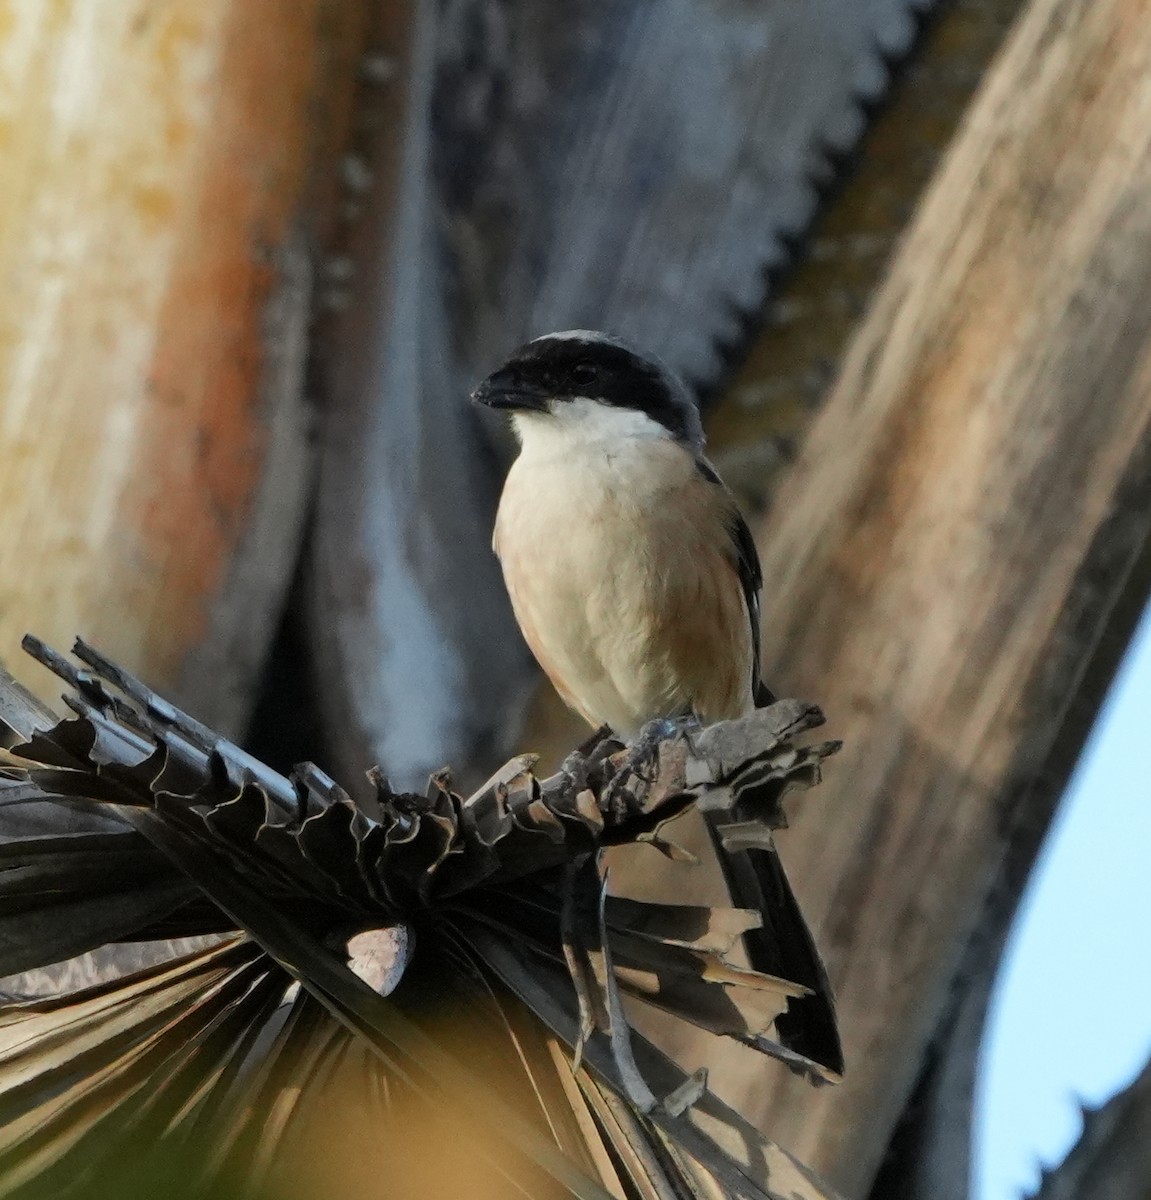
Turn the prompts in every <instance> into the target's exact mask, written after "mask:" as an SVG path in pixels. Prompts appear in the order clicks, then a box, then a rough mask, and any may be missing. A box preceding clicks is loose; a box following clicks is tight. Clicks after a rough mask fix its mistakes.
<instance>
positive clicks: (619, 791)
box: [604, 715, 699, 811]
mask: <svg viewBox="0 0 1151 1200" xmlns="http://www.w3.org/2000/svg"><path fill="white" fill-rule="evenodd" d="M698 727H699V719H698V718H697V717H695V716H692V715H689V716H686V717H657V718H656V719H655V720H654V721H648V722H647V724H645V725H644V726H643V727H642V728H641V729H640V731H639V733H637V734H636V736H635V737H634V738H632V740H631V741H630V742H629V743H628V745H627V753H626V754H625V755H624V756H623V761H622V762H620V764H619V769H618V770H617V771H616V773H615V774H614V775H613V776H612V777H611V779H610V780H609V782H608V785H607V787H606V788H605V789H604V801H605V807H607V809H608V810H609V811H616V810H617V809H621V808H624V807H626V806H627V805H626V800H625V797H624V795H623V793H624V792H625V791H627V790H628V789H627V787H626V782H627V781H628V780H630V779H634V778H637V777H638V778H639V779H641V780H643V782H644V783H646V784H649V785H650V784H652V783H654V782H655V777H656V769H657V767H658V766H659V748H660V746H661V745H662V744H663V743H664V742H666V741H669V740H670V739H671V738H674V737H676V736H677V735H678V734H680V733H682V732H684V731H685V730H687V729H696V728H698Z"/></svg>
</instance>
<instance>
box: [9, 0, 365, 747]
mask: <svg viewBox="0 0 1151 1200" xmlns="http://www.w3.org/2000/svg"><path fill="white" fill-rule="evenodd" d="M362 7H363V6H362V5H359V4H356V3H353V4H335V3H330V2H329V0H308V2H307V3H303V4H299V3H286V2H285V0H250V2H248V0H246V2H245V3H244V4H241V5H235V4H231V3H228V2H227V0H175V2H173V3H167V4H158V3H155V2H153V0H118V2H117V3H114V4H102V3H99V2H98V0H90V2H88V3H83V4H76V5H49V4H37V3H32V4H17V5H10V6H6V8H5V15H4V18H3V20H2V21H0V176H2V178H3V180H4V184H3V187H2V188H0V275H2V277H3V278H4V281H5V286H4V290H3V293H2V294H0V439H2V444H3V456H4V467H3V470H2V471H0V511H2V512H3V537H2V539H0V656H2V657H3V658H4V660H5V661H8V662H10V663H12V665H13V668H14V669H15V670H17V671H19V672H21V673H24V672H25V667H24V664H23V662H21V661H20V659H21V658H22V656H20V655H19V654H18V653H17V651H18V646H19V640H20V635H21V634H22V633H24V632H25V631H26V630H28V629H30V628H34V629H36V630H37V631H38V632H40V633H42V634H44V635H46V636H48V637H52V638H58V639H67V638H70V637H71V636H72V635H73V633H74V632H75V631H77V630H83V631H84V632H86V633H87V634H89V635H90V636H92V637H94V638H96V639H98V640H99V641H100V642H101V644H103V645H105V646H107V647H108V648H109V649H110V650H111V651H113V652H114V653H115V654H116V655H118V656H119V657H120V658H122V659H123V660H124V661H125V662H127V663H129V664H130V665H131V666H132V667H133V668H134V669H136V670H139V671H141V672H142V673H144V674H146V675H147V676H148V677H149V678H150V679H152V680H154V681H155V682H156V683H158V684H160V685H162V686H164V687H167V688H171V689H174V691H175V692H176V694H178V695H179V696H180V698H181V700H182V701H183V702H185V703H187V704H188V705H189V706H190V707H194V708H195V709H196V710H197V711H198V712H199V713H201V715H203V716H205V717H207V718H208V719H210V720H212V721H214V722H216V723H217V724H219V725H222V726H223V727H224V728H227V729H229V730H233V731H235V730H237V729H238V728H240V727H242V722H243V720H244V719H245V716H246V707H247V703H248V701H249V699H250V691H251V688H252V686H253V684H254V681H255V676H256V674H257V672H258V670H259V668H260V666H261V663H262V660H263V655H264V650H265V647H266V646H267V643H268V639H269V637H270V635H271V633H272V631H273V628H274V626H275V622H276V620H277V615H278V612H279V608H280V605H281V603H282V598H283V592H284V589H285V585H286V583H287V580H288V577H289V574H290V571H291V566H292V563H293V560H294V557H295V555H296V552H297V545H298V536H299V531H300V527H301V521H302V516H303V512H304V501H305V497H306V492H307V485H308V482H309V453H308V448H307V428H306V426H307V421H308V416H307V411H306V409H305V405H304V398H303V386H302V370H303V363H304V358H305V352H306V337H305V331H306V325H307V321H308V316H309V310H310V279H309V262H308V255H307V254H306V253H305V251H304V245H305V244H306V241H307V239H309V238H318V237H320V236H322V233H323V221H322V220H321V219H320V218H319V217H318V215H316V214H318V213H319V211H321V210H322V209H323V208H324V200H325V197H326V194H327V192H328V190H329V189H327V188H326V187H325V186H324V182H323V177H324V175H325V168H324V164H325V163H327V167H328V169H327V171H326V173H327V174H328V175H329V176H331V175H334V171H332V170H331V165H332V164H331V158H332V156H333V154H334V153H335V151H336V148H337V147H338V145H339V143H340V140H341V137H342V132H341V131H342V128H343V126H344V125H345V124H346V121H347V116H348V108H349V101H350V97H351V91H352V84H353V80H354V76H355V62H356V58H357V55H358V46H359V38H360V32H361V25H362V14H361V11H360V10H361V8H362ZM305 210H307V211H308V212H309V213H311V214H313V215H311V216H308V217H305ZM28 678H29V679H30V680H31V681H32V682H33V684H34V685H35V686H42V685H43V682H44V681H43V679H42V678H41V679H38V678H35V677H34V676H31V675H29V676H28Z"/></svg>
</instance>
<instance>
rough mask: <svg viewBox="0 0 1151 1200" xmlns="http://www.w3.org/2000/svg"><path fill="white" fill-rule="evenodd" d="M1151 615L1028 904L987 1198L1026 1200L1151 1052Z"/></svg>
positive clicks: (983, 1184)
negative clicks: (1144, 766) (1088, 1114)
mask: <svg viewBox="0 0 1151 1200" xmlns="http://www.w3.org/2000/svg"><path fill="white" fill-rule="evenodd" d="M1149 738H1151V610H1149V612H1148V613H1147V614H1144V617H1143V621H1142V624H1141V626H1140V629H1139V631H1138V633H1137V634H1136V637H1135V639H1134V641H1133V642H1132V645H1131V647H1130V649H1129V651H1128V654H1127V657H1126V660H1125V661H1124V664H1123V667H1122V669H1121V670H1120V672H1119V674H1118V676H1117V677H1116V680H1115V683H1114V684H1113V686H1112V688H1111V693H1110V695H1109V696H1108V699H1107V703H1106V705H1105V706H1104V709H1103V711H1102V713H1101V715H1100V718H1099V721H1098V722H1097V724H1096V727H1095V729H1094V731H1093V733H1092V735H1091V738H1090V740H1089V742H1088V744H1087V747H1086V749H1085V752H1084V754H1083V757H1082V759H1081V761H1080V763H1079V765H1078V768H1077V770H1076V772H1075V775H1074V777H1073V779H1072V781H1071V785H1070V788H1069V790H1068V793H1067V795H1066V796H1065V798H1064V801H1063V804H1062V807H1061V810H1060V813H1059V815H1058V817H1057V818H1056V822H1055V825H1054V826H1053V828H1052V831H1051V834H1050V835H1049V837H1048V840H1047V844H1046V846H1045V847H1044V850H1043V854H1042V856H1041V858H1040V861H1039V863H1038V864H1037V867H1036V871H1035V873H1034V874H1033V876H1032V879H1031V882H1030V886H1029V889H1028V892H1027V894H1026V896H1025V897H1024V902H1023V906H1022V908H1021V910H1020V913H1019V918H1018V920H1017V921H1016V926H1015V929H1014V931H1013V934H1012V938H1011V943H1010V945H1009V947H1008V951H1007V958H1006V959H1005V966H1004V970H1003V972H1002V974H1001V976H1000V979H999V983H998V986H997V988H996V994H995V996H994V997H993V1000H992V1008H991V1013H990V1017H989V1024H988V1033H987V1039H986V1042H985V1044H984V1051H983V1054H984V1058H983V1066H982V1071H981V1079H980V1084H979V1091H978V1093H977V1097H976V1167H975V1184H976V1186H975V1193H974V1194H975V1197H976V1200H1017V1198H1018V1197H1019V1196H1020V1195H1029V1194H1030V1193H1031V1192H1032V1191H1033V1190H1034V1188H1035V1187H1036V1186H1037V1185H1038V1182H1039V1167H1040V1165H1041V1164H1043V1165H1052V1164H1054V1163H1057V1162H1059V1161H1061V1160H1062V1158H1063V1156H1064V1155H1065V1153H1066V1152H1067V1150H1068V1149H1069V1148H1070V1146H1071V1145H1072V1143H1073V1142H1074V1141H1075V1139H1076V1138H1077V1137H1078V1135H1079V1131H1080V1128H1081V1125H1082V1122H1081V1119H1080V1113H1079V1102H1080V1100H1082V1101H1084V1102H1086V1103H1088V1104H1089V1105H1091V1106H1095V1105H1097V1104H1099V1103H1101V1102H1102V1101H1103V1100H1105V1099H1107V1097H1108V1096H1110V1095H1112V1094H1113V1093H1114V1092H1115V1091H1117V1090H1118V1089H1119V1088H1121V1087H1123V1086H1124V1085H1125V1084H1127V1083H1129V1082H1130V1081H1131V1079H1132V1078H1133V1077H1134V1076H1135V1074H1136V1073H1137V1072H1138V1071H1139V1069H1140V1068H1141V1067H1142V1066H1143V1063H1144V1062H1145V1061H1146V1059H1147V1057H1148V1055H1149V1054H1151V952H1149V951H1151V946H1149V941H1151V939H1149V937H1148V931H1147V922H1148V919H1149V918H1151V784H1149V783H1148V779H1147V774H1146V772H1145V771H1141V769H1140V763H1141V759H1142V752H1143V750H1144V748H1145V747H1146V745H1147V742H1148V740H1149Z"/></svg>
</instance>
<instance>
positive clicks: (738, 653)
mask: <svg viewBox="0 0 1151 1200" xmlns="http://www.w3.org/2000/svg"><path fill="white" fill-rule="evenodd" d="M472 398H473V399H474V400H475V401H477V402H478V403H479V404H482V405H486V406H488V407H489V408H493V409H499V410H502V411H504V412H506V413H508V414H509V415H510V418H511V424H512V426H513V429H514V431H515V434H516V437H517V439H518V441H519V444H520V453H519V456H518V457H517V458H516V460H515V462H514V463H513V464H512V467H511V469H510V471H509V472H508V475H507V479H506V481H505V483H504V488H503V493H502V496H501V498H500V503H499V509H498V512H497V515H496V521H495V531H494V536H493V548H494V550H495V553H496V555H497V557H498V558H499V561H500V565H501V567H502V569H503V575H504V581H505V584H506V586H507V591H508V595H509V597H510V599H511V603H512V608H513V611H514V613H515V617H516V620H517V622H518V623H519V626H520V629H521V631H522V632H523V635H524V638H525V640H526V641H527V643H528V646H529V648H530V649H531V651H532V653H533V654H534V655H535V657H536V659H537V660H538V662H539V664H540V666H541V667H542V668H543V671H544V673H545V674H546V675H547V676H548V678H549V679H550V680H551V682H552V684H553V685H554V687H555V689H556V691H557V692H558V693H559V695H560V696H561V697H562V698H563V700H564V701H565V703H567V705H568V706H569V707H571V708H573V709H575V710H576V711H577V712H578V713H580V714H581V715H582V716H583V717H584V718H585V719H586V720H587V721H588V722H589V723H590V724H591V725H593V726H598V725H601V724H606V725H608V726H610V727H611V729H612V730H613V731H614V732H615V733H617V734H618V735H620V736H621V737H624V738H626V739H633V738H635V737H636V736H637V735H638V734H639V732H640V730H641V729H642V728H643V727H644V726H645V725H647V724H648V723H649V722H653V721H658V720H660V719H667V718H677V717H684V716H695V717H697V718H698V719H699V720H700V721H701V722H704V723H711V722H714V721H720V720H725V719H729V718H734V717H741V716H745V715H747V714H748V713H749V712H751V711H752V710H753V709H754V708H755V707H757V705H758V706H762V705H763V704H764V703H767V702H770V700H771V698H772V697H771V694H770V692H769V691H768V690H767V689H766V687H765V686H764V684H763V682H762V680H761V678H760V666H759V657H760V654H759V651H760V589H761V586H762V582H763V578H762V572H761V569H760V564H759V557H758V554H757V552H756V547H755V541H754V539H753V538H752V535H751V532H750V530H749V529H748V526H747V522H746V521H745V520H744V518H743V515H742V514H741V512H740V510H739V506H738V504H737V503H736V501H735V498H734V497H733V495H732V494H731V492H730V491H729V490H728V489H727V487H726V486H725V485H724V483H723V481H722V480H721V478H720V476H719V474H718V472H717V471H716V469H715V467H714V466H713V465H712V464H711V463H710V462H709V461H708V459H707V458H706V457H705V455H704V436H703V428H702V425H701V423H700V418H699V413H698V410H697V408H696V405H695V403H694V400H693V398H692V394H691V392H690V390H689V389H688V387H687V385H686V384H685V383H684V382H683V381H682V380H681V379H680V378H679V377H678V376H677V375H676V374H675V373H674V372H673V371H672V370H671V369H670V368H669V367H667V366H665V365H664V364H663V363H662V362H660V361H659V360H658V359H657V358H655V357H654V356H652V355H650V354H645V353H642V352H640V351H639V350H638V349H636V348H635V347H633V346H632V345H630V344H628V343H627V342H625V341H623V340H621V339H619V338H617V337H614V336H612V335H610V334H606V333H600V332H596V331H591V330H578V329H577V330H568V331H565V332H560V333H549V334H545V335H544V336H543V337H538V338H536V339H535V340H534V341H531V342H528V343H527V344H526V345H524V346H521V347H520V348H519V349H518V350H516V351H515V352H514V353H513V354H512V355H511V357H510V358H509V359H508V360H507V362H505V363H504V365H503V366H502V367H500V368H499V369H498V370H497V371H495V372H493V373H492V374H491V375H489V376H488V377H487V378H486V379H485V380H484V381H483V382H482V383H481V384H480V385H479V387H477V388H476V389H475V391H474V392H473V393H472Z"/></svg>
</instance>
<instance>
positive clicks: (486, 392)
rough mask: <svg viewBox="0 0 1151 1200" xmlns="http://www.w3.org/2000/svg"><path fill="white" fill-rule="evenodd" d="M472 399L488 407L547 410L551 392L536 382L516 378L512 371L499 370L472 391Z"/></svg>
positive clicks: (535, 410)
mask: <svg viewBox="0 0 1151 1200" xmlns="http://www.w3.org/2000/svg"><path fill="white" fill-rule="evenodd" d="M472 399H473V400H474V401H475V402H476V403H477V404H486V405H487V407H488V408H508V409H513V410H516V409H518V410H520V411H523V410H525V409H526V410H528V411H531V412H547V409H548V401H549V400H550V399H551V393H550V392H549V391H548V389H547V388H545V387H541V386H540V385H539V384H538V383H530V382H528V381H527V380H523V379H518V378H517V377H516V375H515V374H514V373H513V372H511V371H508V370H500V371H496V372H494V373H493V374H491V375H489V376H488V377H487V379H485V380H484V381H483V383H481V384H480V386H479V387H478V388H476V390H475V391H474V392H472Z"/></svg>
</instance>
